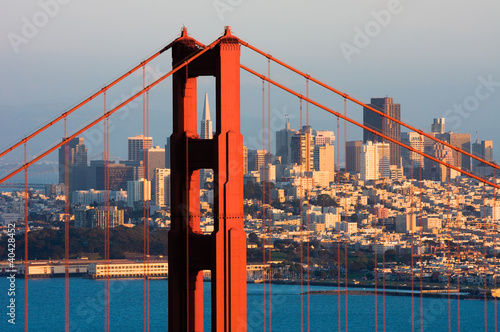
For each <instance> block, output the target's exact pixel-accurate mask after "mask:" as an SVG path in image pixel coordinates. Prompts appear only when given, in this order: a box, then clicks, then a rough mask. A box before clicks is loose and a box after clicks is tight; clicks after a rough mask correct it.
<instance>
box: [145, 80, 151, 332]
mask: <svg viewBox="0 0 500 332" xmlns="http://www.w3.org/2000/svg"><path fill="white" fill-rule="evenodd" d="M146 136H147V137H149V90H147V91H146ZM146 158H149V156H147V157H146ZM148 165H149V160H148ZM148 168H149V166H148ZM148 177H149V172H148ZM148 181H151V180H149V179H148ZM149 188H151V185H150V186H149ZM149 202H150V201H149V200H147V202H146V225H147V227H146V253H147V254H146V266H147V267H146V277H147V278H146V323H147V331H148V332H149V318H150V311H149V304H150V298H149V294H150V293H149V270H150V269H149Z"/></svg>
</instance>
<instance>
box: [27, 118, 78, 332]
mask: <svg viewBox="0 0 500 332" xmlns="http://www.w3.org/2000/svg"><path fill="white" fill-rule="evenodd" d="M66 137H67V120H66V118H65V119H64V138H66ZM25 162H26V161H25ZM26 170H27V169H26ZM26 170H25V171H26ZM68 260H69V142H68V143H66V145H65V146H64V329H65V331H66V332H68V331H69V261H68Z"/></svg>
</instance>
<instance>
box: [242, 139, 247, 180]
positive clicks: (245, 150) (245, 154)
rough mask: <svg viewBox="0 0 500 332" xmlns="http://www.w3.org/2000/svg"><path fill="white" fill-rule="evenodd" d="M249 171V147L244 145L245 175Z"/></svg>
mask: <svg viewBox="0 0 500 332" xmlns="http://www.w3.org/2000/svg"><path fill="white" fill-rule="evenodd" d="M247 173H248V148H247V147H246V146H244V145H243V175H245V174H247Z"/></svg>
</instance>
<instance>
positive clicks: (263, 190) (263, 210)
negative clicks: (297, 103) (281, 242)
mask: <svg viewBox="0 0 500 332" xmlns="http://www.w3.org/2000/svg"><path fill="white" fill-rule="evenodd" d="M265 91H266V89H265V81H264V80H262V151H264V149H265V146H266V143H265V142H266V135H265V128H266V123H265V118H266V115H265V113H266V95H265V93H266V92H265ZM258 156H259V154H257V156H256V158H257V162H256V163H257V167H259V162H258V158H259V157H258ZM259 171H260V170H259ZM265 172H266V170H265V167H264V169H263V170H262V179H261V181H260V183H261V186H262V264H263V265H264V271H266V268H265V266H266V207H265V202H266V186H265V185H264V175H265ZM267 273H271V271H270V268H269V269H267ZM266 280H267V276H266V274H265V272H264V273H263V275H262V287H263V288H262V296H263V297H262V300H263V301H262V305H263V307H262V312H263V325H262V326H263V328H264V332H265V331H266V329H267V323H266V316H267V308H266Z"/></svg>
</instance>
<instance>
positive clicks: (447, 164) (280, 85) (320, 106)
mask: <svg viewBox="0 0 500 332" xmlns="http://www.w3.org/2000/svg"><path fill="white" fill-rule="evenodd" d="M240 67H241V68H242V69H244V70H246V71H247V72H249V73H251V74H253V75H255V76H257V77H260V78H261V79H265V80H269V81H270V82H271V84H273V85H275V86H277V87H279V88H280V89H282V90H284V91H286V92H288V93H290V94H292V95H295V96H297V97H299V98H302V99H304V100H306V101H308V102H309V103H311V104H313V105H314V106H317V107H319V108H321V109H323V110H325V111H327V112H329V113H331V114H333V115H336V116H339V117H341V118H342V119H344V120H347V121H349V122H350V123H352V124H354V125H356V126H358V127H360V128H363V129H365V130H367V131H369V132H371V133H373V134H377V135H379V136H381V137H382V138H384V139H386V140H388V141H389V142H392V143H395V144H397V145H399V146H401V147H403V148H405V149H408V150H410V151H412V152H415V153H418V154H419V155H422V156H424V157H425V158H428V159H431V160H432V161H435V162H437V163H439V164H441V165H443V166H446V167H448V168H451V169H453V170H455V171H457V172H459V173H462V174H465V175H467V176H469V177H471V178H474V179H476V180H478V181H480V182H483V183H486V184H488V185H490V186H492V187H495V188H499V189H500V186H499V185H497V184H494V183H493V182H491V181H488V180H485V179H483V178H481V177H479V176H477V175H474V174H472V173H470V172H468V171H465V170H461V169H460V168H458V167H456V166H453V165H451V164H449V163H446V162H444V161H441V160H439V159H437V158H434V157H432V156H430V155H428V154H427V153H425V152H422V151H420V150H418V149H415V148H413V147H411V146H408V145H406V144H404V143H401V142H399V141H398V140H396V139H394V138H391V137H389V136H387V135H384V134H381V133H380V132H378V131H376V130H374V129H372V128H370V127H368V126H365V125H363V124H361V123H359V122H357V121H355V120H353V119H350V118H347V117H345V116H343V115H342V114H340V113H339V112H337V111H334V110H333V109H331V108H328V107H326V106H324V105H322V104H320V103H318V102H315V101H314V100H311V99H310V98H307V97H305V96H303V95H301V94H299V93H297V92H295V91H294V90H292V89H290V88H287V87H286V86H284V85H282V84H280V83H278V82H276V81H273V80H271V79H268V78H267V77H266V76H263V75H261V74H259V73H257V72H256V71H254V70H252V69H250V68H248V67H246V66H244V65H240ZM455 150H457V148H455ZM458 150H459V152H463V151H462V150H461V149H458ZM463 153H465V152H463ZM474 158H476V159H477V157H474Z"/></svg>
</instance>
